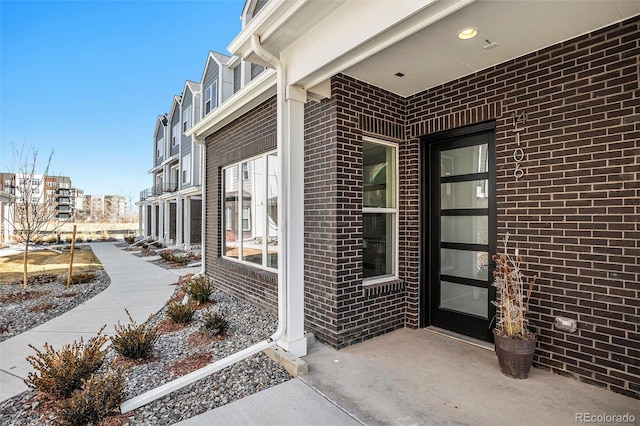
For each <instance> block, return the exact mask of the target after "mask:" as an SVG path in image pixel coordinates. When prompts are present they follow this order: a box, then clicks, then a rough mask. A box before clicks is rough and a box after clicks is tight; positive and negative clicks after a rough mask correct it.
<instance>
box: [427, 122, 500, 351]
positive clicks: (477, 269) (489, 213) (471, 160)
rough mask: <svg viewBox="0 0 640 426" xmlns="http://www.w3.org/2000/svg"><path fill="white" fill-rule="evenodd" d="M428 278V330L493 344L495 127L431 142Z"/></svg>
mask: <svg viewBox="0 0 640 426" xmlns="http://www.w3.org/2000/svg"><path fill="white" fill-rule="evenodd" d="M423 153H425V154H426V155H425V156H423V170H425V173H424V175H423V181H426V182H424V184H425V188H426V190H427V193H426V194H425V200H426V206H425V210H426V214H425V215H424V216H423V221H425V222H426V223H425V224H424V225H425V226H423V233H424V235H423V237H424V238H423V241H424V246H423V250H424V251H423V253H426V254H427V255H426V256H425V259H424V260H425V262H423V274H422V276H423V277H424V279H426V280H427V281H428V282H427V283H426V285H425V286H424V287H423V288H424V290H425V291H426V292H427V298H426V299H427V300H425V304H426V306H424V308H425V309H426V310H428V323H429V324H430V325H434V326H437V327H440V328H444V329H447V330H451V331H454V332H456V333H460V334H464V335H467V336H471V337H474V338H477V339H482V340H485V341H492V340H493V335H492V333H491V329H490V323H491V321H492V320H493V316H494V315H495V307H494V306H493V304H492V303H491V301H492V300H495V289H494V288H493V287H492V286H491V283H492V282H493V279H492V268H491V266H490V263H491V262H490V259H491V255H492V254H493V253H495V249H496V243H495V242H496V209H495V205H496V196H495V167H496V164H495V128H494V125H493V123H486V124H482V125H478V126H474V127H469V128H462V129H457V130H454V131H450V132H446V133H441V134H438V135H433V136H429V137H428V138H424V139H423Z"/></svg>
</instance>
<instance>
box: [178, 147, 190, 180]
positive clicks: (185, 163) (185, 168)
mask: <svg viewBox="0 0 640 426" xmlns="http://www.w3.org/2000/svg"><path fill="white" fill-rule="evenodd" d="M184 172H187V179H186V180H185V179H184V177H183V175H182V174H183V173H184ZM180 180H181V184H183V185H184V184H190V183H191V154H186V155H185V156H184V157H182V170H181V172H180Z"/></svg>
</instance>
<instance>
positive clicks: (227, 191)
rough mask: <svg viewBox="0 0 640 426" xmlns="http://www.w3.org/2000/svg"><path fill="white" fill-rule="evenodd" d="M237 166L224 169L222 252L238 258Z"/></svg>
mask: <svg viewBox="0 0 640 426" xmlns="http://www.w3.org/2000/svg"><path fill="white" fill-rule="evenodd" d="M238 195H239V194H238V167H237V166H234V167H229V168H228V169H225V171H224V208H225V212H226V213H225V216H224V217H225V223H224V226H223V229H225V236H224V247H223V250H222V252H223V253H224V255H225V256H227V257H233V258H236V259H237V258H238V237H239V236H238V221H237V220H236V219H237V217H238Z"/></svg>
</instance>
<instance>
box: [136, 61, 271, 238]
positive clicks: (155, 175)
mask: <svg viewBox="0 0 640 426" xmlns="http://www.w3.org/2000/svg"><path fill="white" fill-rule="evenodd" d="M263 70H264V67H263V66H260V65H256V64H251V63H248V62H244V61H241V60H239V58H235V57H233V58H232V57H229V56H226V55H223V54H220V53H216V52H209V53H208V55H207V60H206V62H205V66H204V70H203V73H202V77H201V79H200V82H194V81H190V80H187V81H186V82H185V85H184V87H183V90H182V94H181V95H178V96H174V97H173V99H172V102H171V107H170V109H169V113H167V114H162V115H159V116H158V118H157V120H156V123H155V128H154V132H153V167H152V168H151V169H150V170H149V174H151V175H152V181H153V186H152V187H151V188H149V189H145V190H143V191H141V193H140V201H139V202H138V203H137V204H138V206H139V228H140V234H141V235H144V236H151V237H153V238H155V239H158V240H160V241H162V242H165V243H166V244H170V245H175V246H176V247H179V248H185V249H189V248H192V247H195V246H198V245H200V244H201V242H202V232H203V229H202V220H203V217H202V207H203V206H202V199H203V197H202V190H203V176H204V167H203V161H204V156H203V148H202V144H201V143H198V142H197V141H196V140H194V139H193V138H192V137H191V136H190V135H189V133H188V132H189V131H190V129H191V128H192V127H193V126H194V125H195V124H197V123H198V122H200V121H201V120H202V119H203V118H205V117H207V116H208V115H210V114H211V113H212V112H213V111H214V110H216V109H217V108H218V106H219V105H221V104H222V103H223V102H224V101H226V100H227V99H228V98H229V97H230V96H232V95H233V94H234V93H235V92H237V91H238V90H240V88H241V87H243V86H244V85H245V84H247V83H248V82H250V81H251V80H252V79H253V78H255V77H256V76H257V75H258V74H259V73H260V72H261V71H263Z"/></svg>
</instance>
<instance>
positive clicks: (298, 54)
mask: <svg viewBox="0 0 640 426" xmlns="http://www.w3.org/2000/svg"><path fill="white" fill-rule="evenodd" d="M638 14H640V1H638V0H589V1H584V0H555V1H540V0H519V1H496V0H403V1H397V0H378V1H330V2H328V1H314V0H296V1H291V0H271V1H269V2H268V3H267V5H265V7H264V9H263V10H261V11H260V13H258V14H257V15H256V16H255V17H254V19H252V20H251V21H250V22H249V24H248V25H247V26H246V27H245V28H244V29H243V30H242V32H241V33H240V34H239V35H238V36H237V37H236V38H235V39H234V40H233V41H232V43H231V44H230V45H229V47H228V50H229V51H230V52H231V53H232V54H234V55H238V56H241V57H243V58H244V59H245V60H248V61H251V62H255V63H262V64H264V63H263V61H262V60H261V59H260V58H259V57H258V56H257V55H256V54H255V52H254V51H253V49H252V48H251V37H252V36H253V35H254V34H256V35H259V36H260V41H261V44H262V46H263V47H264V48H265V49H267V50H268V51H269V52H271V53H272V54H274V55H276V56H279V57H280V59H281V60H283V61H284V62H285V63H286V64H287V78H288V83H289V84H296V85H299V86H302V87H304V88H310V87H313V86H315V85H317V84H318V83H320V82H322V81H325V80H326V79H328V78H330V77H331V76H333V75H335V74H337V73H345V74H348V75H351V76H352V77H354V78H356V79H359V80H362V81H365V82H369V83H371V84H374V85H376V86H378V87H381V88H384V89H387V90H389V91H391V92H394V93H397V94H399V95H402V96H409V95H412V94H415V93H417V92H420V91H423V90H425V89H428V88H431V87H434V86H437V85H440V84H443V83H446V82H448V81H452V80H455V79H457V78H459V77H462V76H464V75H468V74H471V73H474V72H476V71H479V70H481V69H486V68H489V67H491V66H493V65H496V64H499V63H503V62H505V61H508V60H511V59H513V58H516V57H519V56H522V55H525V54H527V53H530V52H534V51H537V50H540V49H543V48H545V47H547V46H550V45H553V44H556V43H559V42H562V41H564V40H568V39H571V38H573V37H576V36H579V35H581V34H585V33H588V32H591V31H593V30H596V29H599V28H602V27H605V26H607V25H610V24H612V23H615V22H618V21H621V20H624V19H627V18H630V17H632V16H635V15H638ZM469 26H471V27H475V28H478V30H479V34H478V36H477V37H476V38H474V39H472V40H466V41H463V40H459V39H458V38H457V33H458V31H459V30H460V29H462V28H465V27H469ZM396 73H401V74H404V76H402V77H398V76H396Z"/></svg>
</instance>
